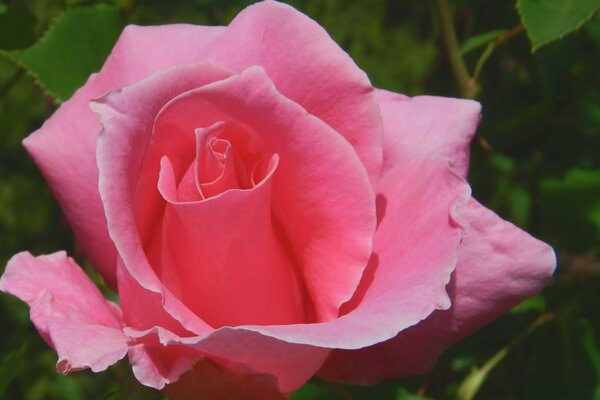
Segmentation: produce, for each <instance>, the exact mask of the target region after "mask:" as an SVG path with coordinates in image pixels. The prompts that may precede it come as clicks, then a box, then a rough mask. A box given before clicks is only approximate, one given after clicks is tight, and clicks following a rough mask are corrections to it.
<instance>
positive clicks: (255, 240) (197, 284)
mask: <svg viewBox="0 0 600 400" xmlns="http://www.w3.org/2000/svg"><path fill="white" fill-rule="evenodd" d="M278 160H279V158H278V157H277V156H276V155H275V156H273V164H272V167H271V169H270V171H269V175H268V176H267V177H266V178H265V180H264V181H263V182H262V183H261V184H259V185H257V186H256V187H254V188H252V189H249V190H239V189H237V190H235V189H234V190H228V191H226V192H223V193H221V194H220V195H218V196H217V197H212V198H210V199H207V200H204V201H198V202H177V201H173V197H172V194H173V193H169V192H173V191H174V189H175V188H174V184H173V179H174V178H173V169H172V167H171V165H170V162H169V159H168V158H167V157H164V158H163V162H162V169H161V174H160V178H159V182H158V187H159V191H160V192H161V193H163V196H165V199H166V200H167V202H168V204H167V207H166V210H165V213H164V216H163V225H162V232H163V240H162V243H161V245H162V248H163V249H162V258H161V259H159V260H154V263H160V264H161V273H162V274H167V275H169V276H172V277H175V279H170V280H169V281H168V282H166V281H165V279H161V280H162V281H163V282H165V284H167V285H168V284H169V283H171V285H172V287H170V289H171V291H173V292H174V293H176V294H177V295H178V297H179V298H180V300H181V301H182V302H183V303H184V304H185V305H186V306H187V307H188V308H189V309H190V310H192V311H193V312H194V313H195V314H196V315H198V316H200V317H202V319H203V320H204V321H206V322H207V323H209V324H210V325H211V326H213V327H220V326H224V325H229V326H235V325H243V324H247V323H254V324H264V325H268V324H292V323H302V322H304V321H305V312H304V298H303V297H304V293H303V290H302V283H301V281H300V280H299V278H298V276H297V271H296V267H295V266H294V264H293V260H291V259H290V256H289V254H288V253H287V252H286V249H285V248H284V246H283V243H282V242H281V241H280V239H279V238H278V237H277V232H276V231H274V229H273V223H274V222H273V220H272V212H271V196H272V185H273V179H272V178H273V174H274V173H275V172H276V169H277V163H278ZM168 186H171V187H170V188H169V187H168ZM169 189H170V190H169ZM250 238H251V239H250Z"/></svg>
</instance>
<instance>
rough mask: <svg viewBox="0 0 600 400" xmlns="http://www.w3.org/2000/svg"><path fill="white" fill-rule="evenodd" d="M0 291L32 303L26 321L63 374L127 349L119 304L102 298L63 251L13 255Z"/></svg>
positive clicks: (103, 364) (99, 364) (97, 366)
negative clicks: (53, 354)
mask: <svg viewBox="0 0 600 400" xmlns="http://www.w3.org/2000/svg"><path fill="white" fill-rule="evenodd" d="M0 290H1V291H3V292H6V293H9V294H12V295H13V296H16V297H18V298H19V299H21V300H23V301H24V302H25V303H27V304H28V305H29V306H30V307H31V311H30V317H31V320H32V322H33V323H34V325H35V327H36V328H37V330H38V332H39V333H40V335H41V336H42V337H43V338H44V340H45V341H46V342H47V343H48V344H49V345H50V346H52V347H53V348H54V349H55V350H56V352H57V354H58V357H59V360H58V362H57V365H56V366H57V369H58V370H59V371H60V372H62V373H65V374H66V373H68V372H70V371H73V370H79V369H84V368H91V369H92V371H94V372H99V371H103V370H105V369H106V368H107V367H109V366H110V365H112V364H114V363H116V362H117V361H119V360H120V359H121V358H123V357H124V356H125V354H126V353H127V346H128V345H127V341H128V339H127V337H126V336H125V335H124V334H123V332H122V331H121V324H122V321H121V320H120V312H119V310H118V307H117V306H115V305H114V304H111V303H108V302H107V301H106V300H105V299H104V298H103V297H102V294H101V293H100V291H99V290H98V288H97V287H96V286H95V285H94V284H93V283H92V281H90V280H89V278H88V277H87V276H86V275H85V273H84V272H83V271H82V270H81V268H80V267H79V266H78V265H77V264H76V263H75V262H74V261H73V260H72V259H70V258H68V257H67V255H66V254H65V253H64V252H59V253H54V254H50V255H47V256H40V257H33V256H32V255H31V254H29V253H27V252H23V253H19V254H17V255H15V256H14V257H13V258H11V260H10V261H9V262H8V265H7V266H6V271H5V272H4V274H3V275H2V277H1V278H0Z"/></svg>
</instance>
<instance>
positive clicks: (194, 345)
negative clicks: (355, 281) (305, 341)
mask: <svg viewBox="0 0 600 400" xmlns="http://www.w3.org/2000/svg"><path fill="white" fill-rule="evenodd" d="M126 333H127V334H128V335H129V336H130V337H132V338H135V340H136V341H137V343H140V345H144V346H146V347H144V348H143V349H142V348H140V351H145V352H147V354H146V355H144V356H143V357H140V360H141V361H142V362H140V365H139V367H138V368H139V369H140V375H143V376H144V377H146V378H147V377H151V378H152V379H158V380H157V382H163V383H171V382H173V375H169V373H170V371H174V370H178V371H181V370H182V369H176V368H174V366H176V365H181V363H183V364H186V363H187V364H190V363H193V361H192V358H190V356H192V357H193V356H194V354H195V356H196V359H200V358H202V357H204V356H206V357H209V358H211V359H213V361H215V362H216V363H218V364H220V365H223V366H228V365H229V364H231V363H234V364H237V365H240V366H244V367H245V368H246V369H248V371H252V372H255V373H264V374H268V375H271V376H274V377H275V378H277V382H278V387H279V388H280V389H281V390H283V391H284V392H291V391H293V390H296V389H298V388H299V387H300V386H302V385H303V384H304V383H305V382H306V381H307V380H308V379H310V377H311V376H313V375H314V374H315V372H316V371H317V370H318V369H319V368H320V367H321V366H322V365H323V362H324V361H325V358H326V357H327V355H328V354H329V350H328V349H322V348H318V347H312V346H305V345H297V344H291V343H285V342H282V341H279V340H276V339H273V338H271V337H267V336H263V335H260V334H258V333H256V332H249V331H243V330H235V329H231V328H222V329H219V330H217V331H215V332H213V333H211V334H208V335H200V336H196V337H187V338H182V337H179V336H178V335H176V334H174V333H172V332H169V331H167V330H165V329H163V328H160V327H156V328H152V329H148V330H146V331H138V330H134V329H129V328H126ZM136 351H137V350H136ZM194 352H196V353H194ZM130 357H131V353H130ZM146 378H145V379H146ZM154 387H157V386H154Z"/></svg>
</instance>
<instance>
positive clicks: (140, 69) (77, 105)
mask: <svg viewBox="0 0 600 400" xmlns="http://www.w3.org/2000/svg"><path fill="white" fill-rule="evenodd" d="M223 29H224V28H221V27H203V26H192V25H167V26H156V27H137V26H128V27H127V28H125V30H124V31H123V33H122V34H121V37H120V38H119V40H118V41H117V44H116V45H115V47H114V49H113V51H112V53H111V55H110V56H109V57H108V59H107V60H106V63H105V64H104V66H103V67H102V69H101V70H100V72H99V73H98V74H97V75H92V76H91V77H90V78H89V80H88V81H87V83H86V84H85V85H84V86H83V87H81V88H80V89H79V90H78V91H77V92H76V93H75V94H74V95H73V97H71V99H69V100H68V101H66V102H65V103H64V104H63V105H62V106H61V107H59V109H58V110H57V111H56V112H55V113H54V114H53V115H52V117H50V118H49V119H48V120H47V121H46V122H45V123H44V125H43V126H42V127H41V128H40V129H38V130H37V131H35V132H33V133H32V134H31V135H30V136H29V137H27V138H26V139H25V140H24V141H23V145H24V146H25V148H26V149H27V151H28V152H29V154H30V155H31V156H32V157H33V159H34V160H35V162H36V164H37V165H38V167H39V168H40V170H41V171H42V173H43V174H44V176H45V178H46V180H47V181H48V184H49V185H50V187H51V188H52V190H53V192H54V194H55V196H56V198H57V199H58V202H59V203H60V205H61V207H62V209H63V211H64V212H65V214H66V216H67V218H68V219H69V222H70V224H71V226H72V228H73V231H74V232H75V235H76V236H77V241H78V243H79V244H81V246H82V248H83V250H84V252H85V253H86V255H87V256H88V257H89V259H90V261H91V262H92V264H93V265H94V267H95V268H96V269H97V270H98V271H99V272H100V273H101V274H102V276H103V277H104V279H105V280H106V281H107V283H108V284H109V285H110V286H112V287H115V286H116V277H115V260H116V257H117V255H116V251H115V248H114V245H113V243H112V242H111V240H110V238H109V236H108V231H107V228H106V217H105V216H104V208H103V206H102V202H101V201H100V195H99V193H98V168H97V166H96V137H97V136H98V133H99V132H100V124H99V123H98V120H97V118H96V116H95V115H94V113H93V112H92V111H91V110H90V109H89V107H88V102H89V101H90V100H91V99H93V98H96V97H98V96H101V95H103V94H105V93H106V92H108V91H109V90H112V89H115V88H119V87H122V86H126V85H129V84H131V83H133V82H136V81H138V80H140V79H142V78H144V77H146V76H147V75H149V74H150V73H152V72H155V71H158V70H160V69H162V68H165V67H167V66H171V65H177V64H181V63H187V62H191V61H197V60H198V59H200V55H202V54H204V52H205V49H206V47H207V45H208V44H210V43H211V42H212V41H213V40H214V39H215V37H217V36H218V35H219V34H220V33H221V32H222V30H223Z"/></svg>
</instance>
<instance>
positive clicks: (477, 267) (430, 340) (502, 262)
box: [321, 200, 556, 384]
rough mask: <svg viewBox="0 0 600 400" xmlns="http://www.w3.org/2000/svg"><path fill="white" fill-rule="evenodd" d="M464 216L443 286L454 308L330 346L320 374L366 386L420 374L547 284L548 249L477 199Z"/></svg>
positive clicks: (550, 261)
mask: <svg viewBox="0 0 600 400" xmlns="http://www.w3.org/2000/svg"><path fill="white" fill-rule="evenodd" d="M461 216H462V218H463V219H464V220H465V221H466V222H467V223H469V227H468V231H467V235H466V236H465V239H464V241H463V243H462V244H461V247H460V252H459V262H458V266H457V268H456V272H455V273H454V275H453V277H452V280H451V282H450V284H449V285H448V291H449V295H450V298H451V300H452V307H451V308H450V309H449V310H446V311H436V312H435V313H433V314H432V315H431V316H430V317H428V318H427V319H426V320H425V321H423V322H421V323H420V324H418V325H416V326H414V327H412V328H409V329H407V330H406V331H403V332H401V333H400V334H399V335H398V336H397V337H395V338H394V339H392V340H389V341H387V342H385V343H381V344H378V345H375V346H372V347H369V348H366V349H361V350H354V351H334V352H333V353H332V356H331V358H330V359H329V360H328V362H327V364H326V365H325V367H324V368H323V370H322V371H321V375H322V376H324V377H326V378H327V379H331V380H335V381H343V382H353V383H364V384H366V383H376V382H379V381H381V380H383V379H389V378H393V377H399V376H406V375H417V374H422V373H425V372H427V371H429V370H430V369H431V368H432V367H433V366H434V364H435V362H436V360H437V358H438V357H439V355H440V353H441V352H442V351H443V350H444V349H445V348H446V347H448V346H450V345H452V344H453V343H455V342H457V341H458V340H460V339H462V338H463V337H465V336H467V335H469V334H470V333H472V332H473V331H475V330H477V329H479V328H480V327H481V326H483V325H485V324H487V323H488V322H490V321H492V320H494V319H496V318H497V317H499V316H500V315H502V314H504V313H506V312H507V311H508V310H510V309H511V308H512V307H514V306H515V305H517V304H518V303H519V302H521V301H522V300H523V299H525V298H527V297H529V296H532V295H533V294H535V293H536V292H538V291H540V290H541V289H542V288H543V287H544V286H545V285H546V283H547V282H548V280H549V279H550V277H551V276H552V273H553V272H554V269H555V267H556V258H555V255H554V252H553V250H552V248H550V246H548V245H547V244H545V243H543V242H541V241H539V240H537V239H535V238H533V237H531V236H530V235H528V234H527V233H526V232H524V231H522V230H520V229H519V228H517V227H516V226H514V225H512V224H511V223H509V222H506V221H503V220H502V219H501V218H500V217H498V216H497V215H496V214H494V213H493V212H492V211H490V210H488V209H486V208H485V207H483V206H481V205H480V204H479V203H477V202H476V201H475V200H471V201H470V202H469V203H468V206H467V207H465V208H464V209H462V210H461ZM364 365H369V368H364V367H363V366H364Z"/></svg>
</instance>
